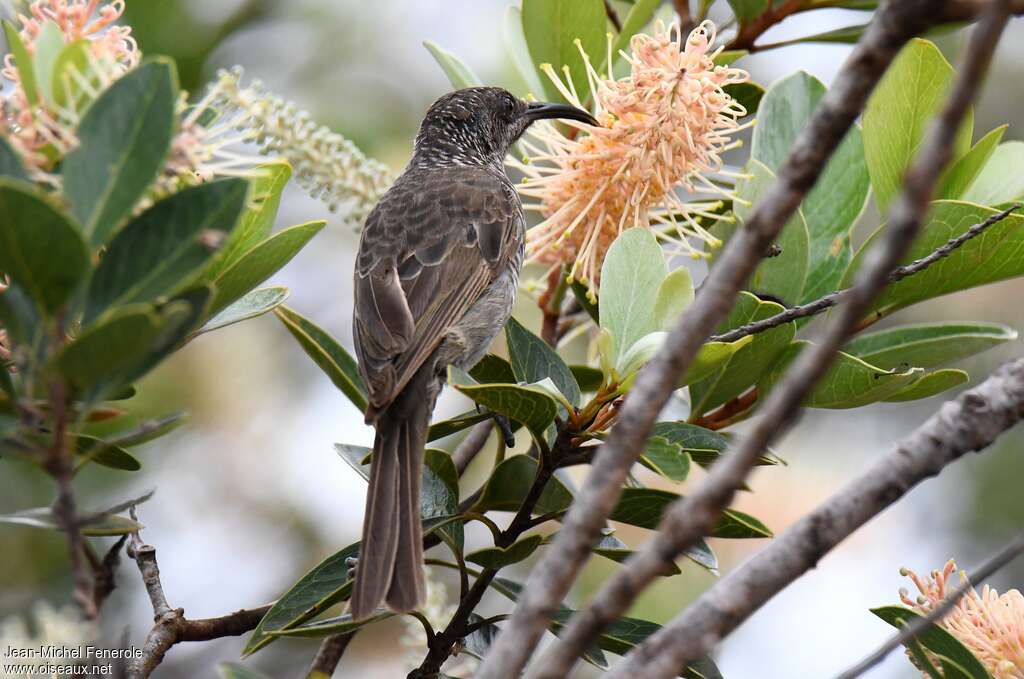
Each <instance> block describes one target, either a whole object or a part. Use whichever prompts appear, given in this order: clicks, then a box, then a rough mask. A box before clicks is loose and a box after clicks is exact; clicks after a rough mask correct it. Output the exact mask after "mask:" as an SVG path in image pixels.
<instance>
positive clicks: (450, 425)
mask: <svg viewBox="0 0 1024 679" xmlns="http://www.w3.org/2000/svg"><path fill="white" fill-rule="evenodd" d="M490 417H491V415H490V413H483V412H477V411H476V410H470V411H467V412H464V413H462V414H461V415H456V416H455V417H453V418H451V419H447V420H442V421H441V422H435V423H433V424H432V425H430V429H428V430H427V441H436V440H438V439H443V438H444V437H445V436H451V435H452V434H456V433H458V432H460V431H462V430H463V429H469V428H470V427H472V426H473V425H474V424H478V423H480V422H483V421H484V420H487V419H490Z"/></svg>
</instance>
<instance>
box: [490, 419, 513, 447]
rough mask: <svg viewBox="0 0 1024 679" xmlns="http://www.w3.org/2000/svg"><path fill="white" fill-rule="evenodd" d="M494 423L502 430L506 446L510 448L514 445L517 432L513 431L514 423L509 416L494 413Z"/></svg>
mask: <svg viewBox="0 0 1024 679" xmlns="http://www.w3.org/2000/svg"><path fill="white" fill-rule="evenodd" d="M493 417H494V424H496V425H497V426H498V431H499V432H501V437H502V439H504V441H505V446H507V447H508V448H511V447H513V446H514V445H515V444H516V437H515V434H513V433H512V424H511V423H510V422H509V421H508V418H507V417H505V416H504V415H498V414H497V413H495V414H493Z"/></svg>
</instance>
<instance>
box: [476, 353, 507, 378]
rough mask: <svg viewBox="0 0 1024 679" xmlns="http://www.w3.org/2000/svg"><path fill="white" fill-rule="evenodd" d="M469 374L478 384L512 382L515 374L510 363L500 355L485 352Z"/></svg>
mask: <svg viewBox="0 0 1024 679" xmlns="http://www.w3.org/2000/svg"><path fill="white" fill-rule="evenodd" d="M469 374H470V376H471V377H472V378H473V379H474V380H476V381H477V382H479V383H480V384H492V383H498V384H514V383H515V381H516V375H515V373H514V372H512V365H511V364H510V363H509V362H508V361H506V360H505V359H503V358H502V357H501V356H495V355H494V354H485V355H484V357H483V358H481V359H480V361H479V362H478V363H477V364H476V365H475V366H473V367H472V368H471V369H470V371H469Z"/></svg>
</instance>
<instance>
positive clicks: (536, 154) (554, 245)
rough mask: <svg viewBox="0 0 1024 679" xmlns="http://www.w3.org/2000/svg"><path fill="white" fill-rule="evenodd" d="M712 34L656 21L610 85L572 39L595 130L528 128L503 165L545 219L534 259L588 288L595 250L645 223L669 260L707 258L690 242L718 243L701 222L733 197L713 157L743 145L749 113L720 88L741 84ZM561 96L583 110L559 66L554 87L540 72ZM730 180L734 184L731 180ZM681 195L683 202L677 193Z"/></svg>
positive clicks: (531, 248) (532, 246) (532, 242)
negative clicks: (566, 266) (666, 248)
mask: <svg viewBox="0 0 1024 679" xmlns="http://www.w3.org/2000/svg"><path fill="white" fill-rule="evenodd" d="M715 35H716V30H715V26H714V24H713V23H711V22H710V21H705V22H703V23H701V24H700V25H699V26H698V27H697V28H695V29H694V30H693V32H691V33H690V35H689V36H688V37H687V38H686V40H685V42H683V38H682V35H681V33H680V29H679V26H678V25H677V24H672V25H671V26H669V27H667V28H666V27H665V26H664V24H660V23H659V24H658V26H657V28H656V31H655V33H654V35H643V34H638V35H635V36H634V37H633V39H632V41H631V43H630V47H631V53H629V54H627V53H626V52H624V51H623V52H620V54H621V55H622V57H623V58H624V59H625V60H626V61H627V62H628V64H629V66H630V74H629V75H628V76H626V77H624V78H621V79H618V80H617V79H615V78H614V76H613V75H612V72H611V69H612V64H613V59H612V54H611V36H609V43H608V45H609V46H608V52H609V54H608V59H607V64H608V74H607V77H602V76H601V75H600V74H598V73H597V72H596V70H595V69H594V67H593V65H592V64H591V62H590V58H589V56H588V55H587V54H586V52H585V51H584V50H583V48H582V45H581V43H580V42H579V41H577V43H576V45H577V47H578V48H579V50H580V53H581V54H582V56H583V61H584V63H585V64H586V69H587V78H588V82H589V85H590V90H591V92H592V93H593V104H594V106H593V108H594V114H595V117H596V118H597V120H598V122H599V123H600V126H599V127H592V126H588V125H584V124H581V123H575V122H572V121H567V122H565V123H563V124H564V125H568V126H570V127H571V128H572V132H571V133H570V134H563V132H562V131H561V130H562V129H564V128H560V127H558V126H556V125H555V124H552V123H550V122H547V121H544V122H540V123H537V124H535V125H534V126H533V128H532V129H531V132H530V136H529V138H528V139H526V140H524V142H523V147H524V149H525V150H526V152H527V157H526V159H525V161H526V162H519V161H517V160H510V161H509V165H510V166H512V167H515V168H517V169H519V170H521V171H522V172H523V173H524V174H525V179H524V181H523V183H522V185H521V186H520V187H519V192H520V193H521V194H522V195H523V196H525V197H527V198H529V199H532V202H531V203H530V204H528V205H527V209H531V210H536V211H539V212H540V213H541V214H542V215H543V217H544V220H543V221H542V222H541V223H540V224H539V225H538V226H536V227H534V228H533V229H531V230H530V231H529V232H528V233H527V248H528V253H529V255H530V258H531V260H532V261H538V262H542V263H546V264H552V265H560V264H563V263H572V268H571V273H570V279H578V280H580V281H582V282H583V283H585V284H587V285H588V286H591V287H593V286H594V285H595V284H596V283H597V278H598V276H599V273H600V268H601V263H602V261H603V260H604V255H605V253H606V252H607V250H608V247H609V246H610V245H611V243H612V241H613V240H615V238H616V236H618V234H620V233H621V232H622V231H623V229H628V228H633V227H637V226H644V227H649V228H652V229H654V231H655V233H656V234H657V235H658V237H659V238H660V239H661V240H662V241H663V242H666V243H668V244H669V245H670V246H671V247H670V249H674V250H675V252H677V253H685V254H688V255H690V256H693V257H701V256H704V250H703V249H700V250H698V249H697V248H696V247H694V246H693V244H691V242H690V239H691V238H695V239H698V240H701V241H703V242H704V243H706V244H707V246H708V247H710V248H715V247H718V246H720V245H721V242H720V241H719V240H718V239H717V238H715V237H714V236H712V235H711V234H710V233H709V232H708V231H707V230H706V229H705V228H704V227H703V226H702V225H701V224H700V221H699V220H700V219H701V218H702V217H703V218H708V219H717V218H718V215H715V214H713V211H714V210H715V209H716V208H717V207H719V206H720V205H721V202H720V201H721V199H723V198H728V199H732V198H734V196H733V195H732V194H731V192H730V189H729V186H723V185H721V184H720V183H716V181H715V180H716V179H717V178H719V177H726V178H729V177H735V176H736V174H735V173H731V172H729V171H727V170H725V169H724V168H723V164H722V159H721V154H722V153H723V152H725V151H727V150H729V149H731V148H735V147H737V146H739V145H740V142H739V141H738V140H734V139H732V135H733V134H735V133H736V132H737V131H739V130H741V129H743V128H744V127H746V125H741V124H740V123H739V119H740V118H743V117H744V116H745V115H746V113H747V112H746V110H745V109H744V108H743V106H741V105H740V104H739V103H737V102H736V101H735V100H734V99H733V98H732V97H731V96H729V94H728V93H726V92H725V90H724V89H723V88H724V87H725V86H727V85H730V84H734V83H741V82H745V81H746V80H747V79H748V75H747V73H746V72H745V71H743V70H741V69H738V68H732V67H728V66H718V65H715V63H714V59H715V57H716V56H717V55H718V54H719V53H720V52H721V50H722V47H717V48H715V47H713V45H714V42H715ZM542 68H543V69H544V71H545V73H546V74H547V75H548V77H549V78H550V79H551V81H552V82H553V83H554V84H555V86H556V87H557V88H558V90H559V92H561V93H562V95H563V96H564V97H565V98H566V99H567V100H568V101H569V102H571V103H572V104H574V105H575V106H579V107H581V108H582V107H584V102H582V101H580V98H579V96H578V95H577V92H576V88H575V86H574V84H573V82H572V78H571V77H570V76H569V71H568V69H563V73H564V74H565V80H564V81H563V80H562V79H561V78H559V77H558V75H557V74H556V73H555V71H554V69H552V68H551V66H550V65H544V66H542ZM729 183H730V184H731V182H729ZM684 195H685V197H684Z"/></svg>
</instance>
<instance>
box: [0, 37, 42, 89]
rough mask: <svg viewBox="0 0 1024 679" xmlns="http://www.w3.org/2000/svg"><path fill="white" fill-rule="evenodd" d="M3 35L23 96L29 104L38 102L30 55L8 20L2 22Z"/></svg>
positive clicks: (34, 74)
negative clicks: (12, 58) (12, 59)
mask: <svg viewBox="0 0 1024 679" xmlns="http://www.w3.org/2000/svg"><path fill="white" fill-rule="evenodd" d="M4 35H5V36H6V37H7V48H8V49H10V50H11V54H13V55H14V65H15V67H16V68H17V69H18V78H19V79H20V80H21V88H22V90H24V91H25V97H26V98H27V99H28V101H29V103H30V104H34V103H39V101H40V99H39V86H38V84H37V83H36V71H35V66H33V64H32V55H31V54H30V53H29V51H28V48H26V47H25V43H24V42H23V41H22V39H21V35H20V33H19V31H18V29H17V28H15V27H14V24H12V23H11V22H10V21H5V22H4Z"/></svg>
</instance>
